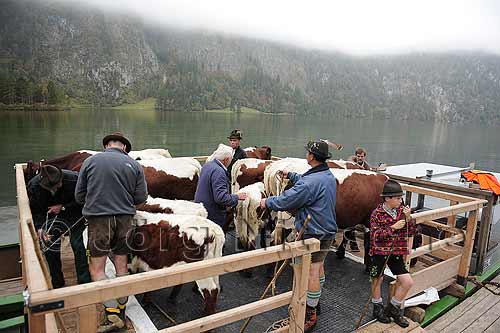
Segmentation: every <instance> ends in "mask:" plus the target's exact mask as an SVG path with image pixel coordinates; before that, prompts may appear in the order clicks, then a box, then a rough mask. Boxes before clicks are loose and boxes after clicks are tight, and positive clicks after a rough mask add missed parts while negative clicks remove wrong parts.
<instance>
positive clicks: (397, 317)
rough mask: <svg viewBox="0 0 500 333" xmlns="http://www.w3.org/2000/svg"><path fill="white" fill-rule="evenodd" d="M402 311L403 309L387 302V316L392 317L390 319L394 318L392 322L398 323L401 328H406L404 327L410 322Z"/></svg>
mask: <svg viewBox="0 0 500 333" xmlns="http://www.w3.org/2000/svg"><path fill="white" fill-rule="evenodd" d="M403 312H404V310H403V309H400V308H397V307H395V306H394V305H392V303H389V305H388V306H387V310H386V311H385V313H386V314H387V316H388V317H392V319H393V320H394V322H395V323H396V324H398V325H399V326H401V327H403V328H406V327H408V326H410V323H409V322H408V320H406V318H405V317H404V316H403Z"/></svg>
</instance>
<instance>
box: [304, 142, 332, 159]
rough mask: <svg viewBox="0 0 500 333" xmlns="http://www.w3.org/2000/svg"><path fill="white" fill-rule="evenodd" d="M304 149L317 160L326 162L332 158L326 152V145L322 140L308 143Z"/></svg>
mask: <svg viewBox="0 0 500 333" xmlns="http://www.w3.org/2000/svg"><path fill="white" fill-rule="evenodd" d="M305 148H306V149H307V151H308V152H310V153H311V154H313V155H314V156H316V157H318V158H319V159H324V160H326V159H328V158H330V157H332V155H331V154H330V153H329V152H328V144H327V143H326V142H325V141H323V140H318V141H309V142H308V143H307V145H306V147H305Z"/></svg>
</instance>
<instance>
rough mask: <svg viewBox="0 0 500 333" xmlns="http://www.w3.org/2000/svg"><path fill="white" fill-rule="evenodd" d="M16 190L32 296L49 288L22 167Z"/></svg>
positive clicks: (18, 170)
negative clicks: (32, 227)
mask: <svg viewBox="0 0 500 333" xmlns="http://www.w3.org/2000/svg"><path fill="white" fill-rule="evenodd" d="M16 190H17V207H18V210H19V215H18V216H19V228H20V234H21V238H20V242H21V244H22V246H21V247H22V250H23V251H22V253H21V256H22V260H23V265H24V270H25V274H26V277H25V280H26V285H27V286H28V291H29V292H30V294H32V293H33V292H36V291H44V290H47V289H48V288H49V285H48V284H47V281H46V279H45V277H44V273H43V269H42V266H41V264H40V260H39V258H38V255H37V254H36V245H37V244H36V242H38V238H35V239H34V238H33V236H32V232H31V230H30V227H29V224H30V223H31V224H32V223H33V222H32V219H31V209H30V206H29V199H28V193H27V192H26V186H25V183H24V173H23V169H22V166H20V165H19V164H17V165H16Z"/></svg>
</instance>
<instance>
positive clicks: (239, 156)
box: [226, 147, 247, 181]
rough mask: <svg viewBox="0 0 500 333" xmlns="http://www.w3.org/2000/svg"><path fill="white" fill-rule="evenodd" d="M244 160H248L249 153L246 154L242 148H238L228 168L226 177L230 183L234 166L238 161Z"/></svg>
mask: <svg viewBox="0 0 500 333" xmlns="http://www.w3.org/2000/svg"><path fill="white" fill-rule="evenodd" d="M244 158H247V153H245V151H244V150H243V149H241V147H238V148H236V149H235V150H234V153H233V159H232V161H231V163H229V165H228V166H227V172H226V175H227V178H228V179H229V181H231V169H232V168H233V164H234V163H236V161H237V160H242V159H244Z"/></svg>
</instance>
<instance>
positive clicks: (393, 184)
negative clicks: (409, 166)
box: [380, 179, 403, 197]
mask: <svg viewBox="0 0 500 333" xmlns="http://www.w3.org/2000/svg"><path fill="white" fill-rule="evenodd" d="M402 195H403V189H402V188H401V185H399V183H398V182H397V181H395V180H392V179H389V180H388V181H387V182H386V183H385V184H384V189H383V190H382V194H381V195H380V196H381V197H400V196H402Z"/></svg>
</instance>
